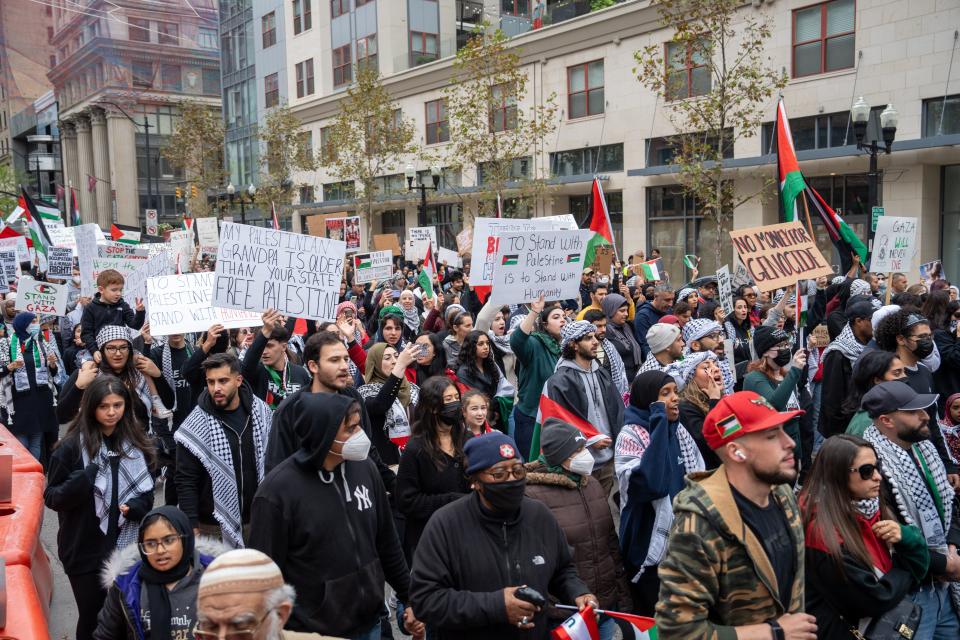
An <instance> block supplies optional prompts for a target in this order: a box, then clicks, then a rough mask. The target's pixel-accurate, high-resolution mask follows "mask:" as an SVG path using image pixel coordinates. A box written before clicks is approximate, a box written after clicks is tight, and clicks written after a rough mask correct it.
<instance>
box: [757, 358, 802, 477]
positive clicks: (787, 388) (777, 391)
mask: <svg viewBox="0 0 960 640" xmlns="http://www.w3.org/2000/svg"><path fill="white" fill-rule="evenodd" d="M802 376H803V371H802V370H800V369H797V368H796V367H790V369H789V370H788V371H787V373H786V374H785V375H784V376H783V381H782V382H781V383H780V384H779V385H775V384H774V382H773V380H771V379H770V378H768V377H767V376H766V374H765V373H763V372H762V371H751V372H750V373H748V374H747V375H746V376H744V378H743V390H744V391H755V392H756V393H757V395H759V396H761V397H763V398H765V399H766V400H767V402H769V403H770V404H772V405H773V408H774V409H776V410H777V411H786V410H787V403H788V402H789V401H790V393H791V392H793V391H796V393H797V400H798V401H799V399H800V390H799V389H797V385H798V384H799V383H800V379H801V377H802ZM783 430H784V431H786V432H787V435H788V436H790V437H791V438H793V442H794V447H793V455H794V457H796V459H797V460H800V458H801V453H802V452H801V450H800V418H794V419H793V420H791V421H790V422H786V423H784V425H783Z"/></svg>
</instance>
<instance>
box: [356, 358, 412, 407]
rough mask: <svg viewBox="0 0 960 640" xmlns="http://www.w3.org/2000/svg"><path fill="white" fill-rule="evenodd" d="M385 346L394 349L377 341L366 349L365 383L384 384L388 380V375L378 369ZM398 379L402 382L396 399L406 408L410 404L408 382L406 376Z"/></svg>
mask: <svg viewBox="0 0 960 640" xmlns="http://www.w3.org/2000/svg"><path fill="white" fill-rule="evenodd" d="M387 347H390V348H391V349H394V350H396V349H395V348H394V347H392V346H391V345H388V344H387V343H386V342H378V343H377V344H375V345H373V346H372V347H370V350H369V351H367V366H366V370H365V371H364V372H363V379H364V381H365V382H366V383H367V384H386V383H387V382H389V381H390V378H389V376H388V375H384V373H383V371H381V370H380V364H381V363H382V362H383V352H384V351H386V350H387ZM400 379H401V380H402V382H401V383H400V392H399V393H397V399H398V400H400V404H402V405H403V408H404V409H406V408H407V407H408V406H409V405H410V382H409V381H408V380H407V377H406V376H403V377H402V378H400Z"/></svg>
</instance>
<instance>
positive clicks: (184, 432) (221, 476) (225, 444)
mask: <svg viewBox="0 0 960 640" xmlns="http://www.w3.org/2000/svg"><path fill="white" fill-rule="evenodd" d="M272 417H273V411H271V409H270V407H269V406H268V405H267V403H265V402H264V401H263V400H261V399H260V398H257V397H254V398H253V406H252V407H251V409H250V422H251V425H252V426H253V447H254V458H255V459H256V461H257V482H258V483H259V482H260V481H262V480H263V475H264V471H263V470H264V467H263V461H264V453H265V452H266V450H267V437H268V436H269V435H270V423H271V420H272ZM225 428H226V427H224V426H223V424H222V423H221V422H220V421H219V420H218V419H217V418H216V417H214V416H212V415H210V414H209V413H207V412H206V411H204V410H203V409H202V408H200V407H196V408H194V410H193V411H192V412H190V415H188V416H187V419H186V420H184V422H183V424H182V425H180V428H179V429H177V431H176V433H174V435H173V439H174V440H176V442H177V443H178V444H180V445H183V446H184V447H186V448H187V450H188V451H190V453H192V454H193V455H194V456H196V458H197V460H199V461H200V463H201V464H202V465H203V468H204V469H206V471H207V473H208V474H209V476H210V483H211V486H212V491H213V516H214V517H215V518H216V519H217V522H219V523H220V530H221V532H222V534H223V541H224V542H226V543H227V544H229V545H230V546H232V547H234V548H237V549H242V548H243V546H244V545H243V529H242V526H243V520H242V515H241V512H240V492H239V489H238V487H237V478H236V475H235V473H234V468H233V453H232V452H231V451H230V443H229V441H228V440H227V436H226V435H225V434H224V433H223V430H224V429H225Z"/></svg>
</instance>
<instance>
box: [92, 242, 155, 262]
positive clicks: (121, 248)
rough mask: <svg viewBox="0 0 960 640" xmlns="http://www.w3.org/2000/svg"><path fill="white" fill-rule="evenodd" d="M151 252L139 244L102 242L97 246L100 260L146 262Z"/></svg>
mask: <svg viewBox="0 0 960 640" xmlns="http://www.w3.org/2000/svg"><path fill="white" fill-rule="evenodd" d="M149 255H150V252H149V251H148V250H147V249H144V248H142V247H141V246H140V245H137V244H124V243H122V242H111V241H109V240H108V241H107V242H101V243H100V244H98V245H97V257H98V258H131V259H134V260H146V259H147V257H149Z"/></svg>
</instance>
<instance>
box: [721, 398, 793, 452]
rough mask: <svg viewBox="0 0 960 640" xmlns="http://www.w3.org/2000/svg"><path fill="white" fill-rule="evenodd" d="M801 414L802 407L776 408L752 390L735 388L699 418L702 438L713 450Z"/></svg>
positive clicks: (776, 425)
mask: <svg viewBox="0 0 960 640" xmlns="http://www.w3.org/2000/svg"><path fill="white" fill-rule="evenodd" d="M803 413H804V411H803V410H802V409H797V410H795V411H777V410H776V409H774V408H773V405H771V404H770V403H769V402H767V400H766V398H764V397H762V396H760V395H758V394H757V393H756V392H753V391H738V392H736V393H734V394H731V395H729V396H725V397H724V398H723V399H721V400H720V402H719V403H717V406H715V407H714V408H713V409H711V410H710V413H708V414H707V417H706V419H705V420H704V421H703V439H704V440H706V442H707V446H709V447H710V448H711V449H714V450H716V449H719V448H720V447H722V446H723V445H725V444H727V443H728V442H732V441H734V440H736V439H737V438H739V437H740V436H745V435H747V434H748V433H756V432H757V431H766V430H767V429H772V428H774V427H778V426H780V425H782V424H783V423H785V422H789V421H790V420H793V419H794V418H796V417H797V416H801V415H803Z"/></svg>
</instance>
